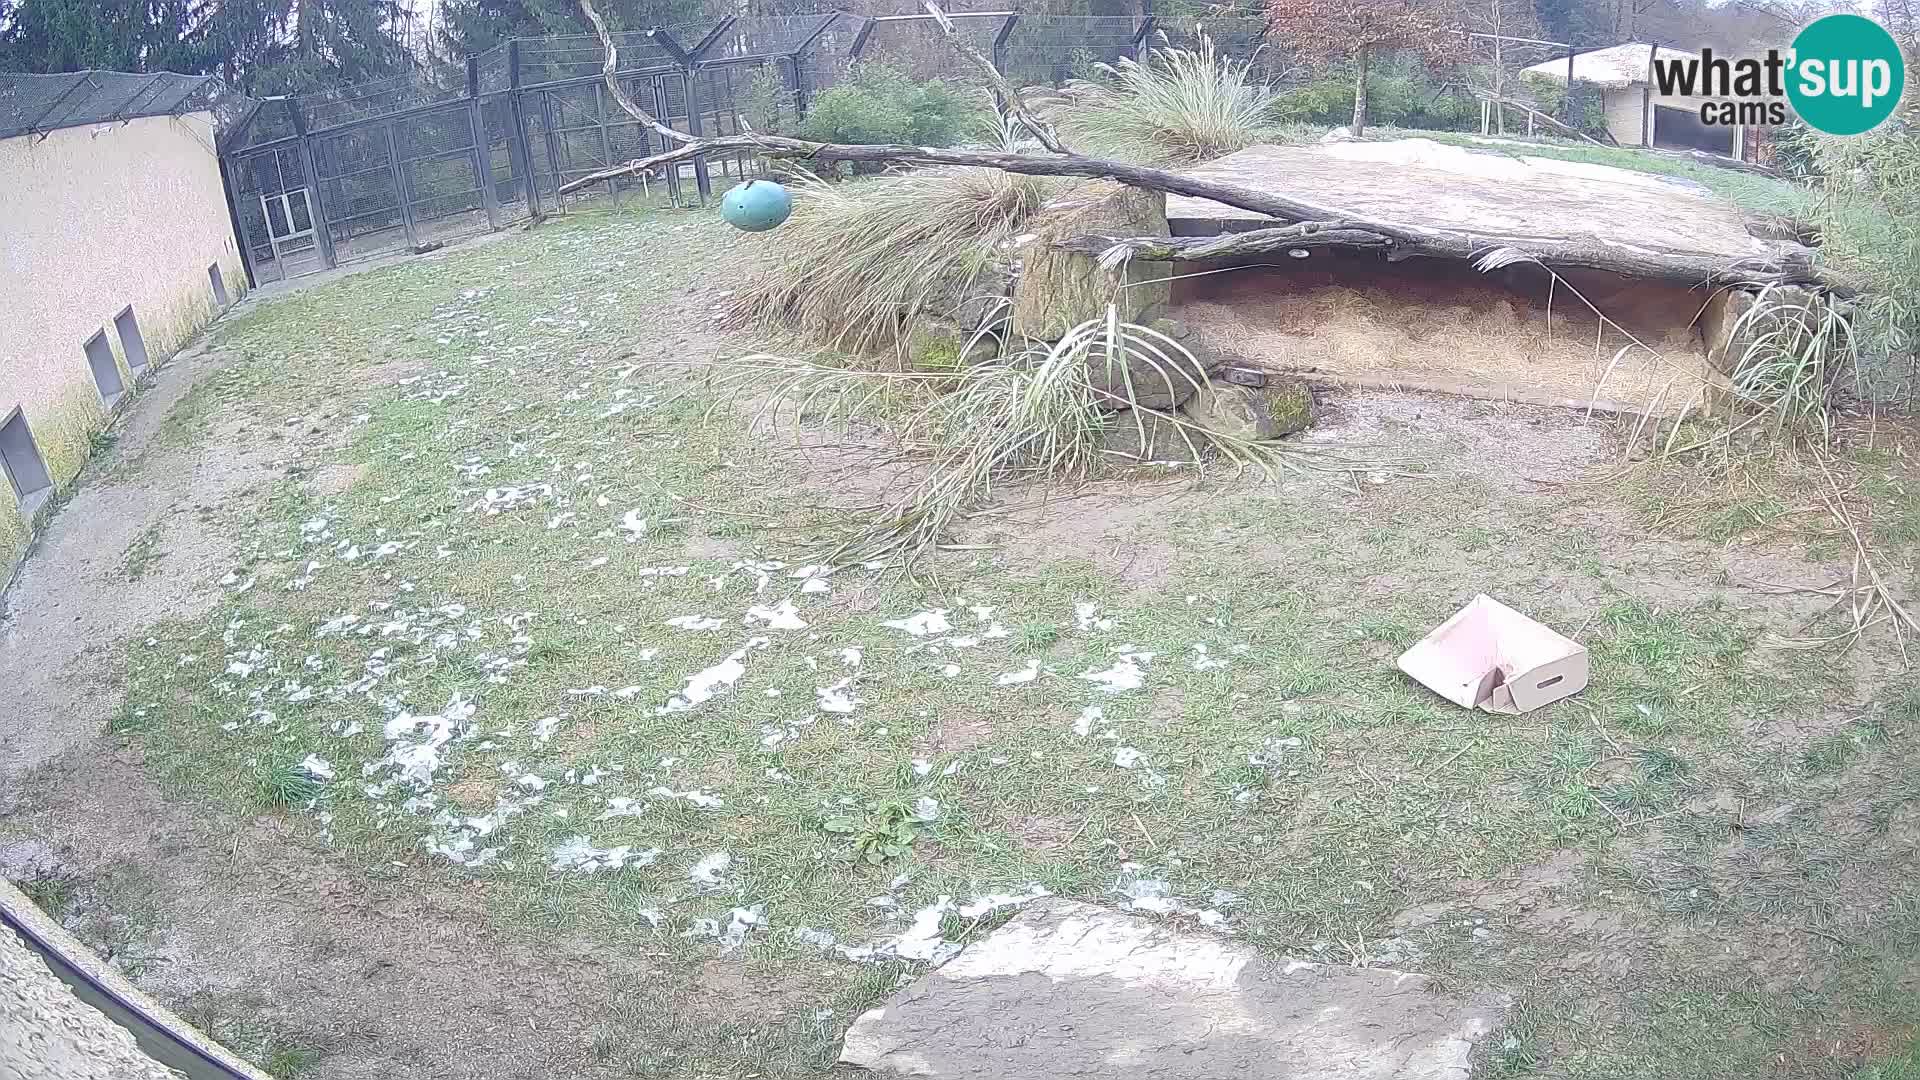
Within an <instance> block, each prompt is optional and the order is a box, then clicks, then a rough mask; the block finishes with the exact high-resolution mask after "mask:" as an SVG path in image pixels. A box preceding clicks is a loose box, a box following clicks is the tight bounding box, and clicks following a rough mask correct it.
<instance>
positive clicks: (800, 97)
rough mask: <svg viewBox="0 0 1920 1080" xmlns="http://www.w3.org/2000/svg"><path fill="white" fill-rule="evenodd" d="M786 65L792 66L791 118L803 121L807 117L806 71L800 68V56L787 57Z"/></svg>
mask: <svg viewBox="0 0 1920 1080" xmlns="http://www.w3.org/2000/svg"><path fill="white" fill-rule="evenodd" d="M787 63H789V64H791V65H792V66H793V118H794V119H795V120H804V119H806V117H807V69H806V68H803V67H801V66H800V54H799V53H794V54H792V55H791V56H789V57H787Z"/></svg>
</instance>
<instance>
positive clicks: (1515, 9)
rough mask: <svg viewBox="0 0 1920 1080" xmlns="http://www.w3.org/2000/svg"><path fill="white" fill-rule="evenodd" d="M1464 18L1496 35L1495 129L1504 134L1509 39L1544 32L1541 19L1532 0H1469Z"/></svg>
mask: <svg viewBox="0 0 1920 1080" xmlns="http://www.w3.org/2000/svg"><path fill="white" fill-rule="evenodd" d="M1460 19H1461V21H1462V22H1463V23H1465V24H1466V25H1467V26H1468V27H1470V28H1472V29H1473V30H1475V31H1478V32H1479V33H1482V34H1485V35H1487V36H1488V37H1490V38H1492V39H1493V98H1494V108H1493V116H1494V121H1493V122H1494V129H1495V130H1496V131H1497V132H1498V133H1499V134H1502V135H1505V134H1506V133H1507V117H1506V110H1505V107H1504V106H1502V105H1501V104H1500V101H1501V100H1502V99H1504V98H1505V97H1506V73H1507V43H1506V40H1505V39H1506V38H1509V37H1534V36H1536V35H1537V34H1538V33H1539V32H1540V24H1539V21H1538V20H1537V19H1536V18H1535V16H1534V11H1533V2H1532V0H1466V2H1465V3H1464V4H1462V5H1461V8H1460Z"/></svg>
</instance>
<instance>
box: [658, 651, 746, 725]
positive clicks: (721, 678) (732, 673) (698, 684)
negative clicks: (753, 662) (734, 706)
mask: <svg viewBox="0 0 1920 1080" xmlns="http://www.w3.org/2000/svg"><path fill="white" fill-rule="evenodd" d="M767 644H768V642H767V639H766V638H763V637H756V638H751V639H749V640H748V641H747V643H746V644H745V645H744V646H742V647H741V648H740V649H738V650H737V651H735V652H734V653H733V654H732V655H730V656H728V657H727V658H726V659H725V660H722V661H720V662H719V663H717V664H715V665H713V666H712V667H710V668H705V669H703V670H701V671H696V672H694V673H693V674H692V675H689V676H687V685H686V689H684V690H681V691H680V692H679V693H678V694H675V695H674V696H672V697H670V698H668V699H667V703H666V704H665V705H662V706H660V708H659V709H657V710H655V711H656V712H658V713H660V714H662V715H665V714H667V713H677V712H686V711H687V710H688V709H691V708H693V707H695V706H697V705H700V704H701V703H703V702H705V701H707V700H709V699H710V698H712V697H713V696H714V695H715V694H718V693H719V692H720V691H722V690H727V689H730V688H732V686H733V684H734V683H737V682H739V681H740V678H741V676H743V675H745V674H746V673H747V665H746V659H747V653H749V652H751V651H752V650H754V649H761V648H765V647H766V646H767Z"/></svg>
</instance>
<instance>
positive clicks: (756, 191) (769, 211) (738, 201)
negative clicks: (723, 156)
mask: <svg viewBox="0 0 1920 1080" xmlns="http://www.w3.org/2000/svg"><path fill="white" fill-rule="evenodd" d="M791 213H793V197H792V196H791V195H788V194H787V189H786V188H783V187H781V186H780V185H779V184H776V183H774V182H773V181H771V180H749V181H747V182H746V183H744V184H735V185H734V186H733V187H732V188H731V189H729V190H728V192H727V193H726V195H724V196H722V197H721V199H720V216H721V217H723V218H726V219H727V224H729V225H732V226H733V227H734V228H736V229H744V230H746V231H747V232H766V231H767V230H768V229H771V228H773V227H774V226H775V225H778V224H780V223H781V222H783V221H785V220H787V215H788V214H791Z"/></svg>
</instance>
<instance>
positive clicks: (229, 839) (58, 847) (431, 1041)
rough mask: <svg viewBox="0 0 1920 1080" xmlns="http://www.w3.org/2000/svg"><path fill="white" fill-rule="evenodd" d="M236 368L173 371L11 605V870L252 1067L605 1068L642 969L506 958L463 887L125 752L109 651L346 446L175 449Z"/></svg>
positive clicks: (235, 443) (210, 584) (600, 961)
mask: <svg viewBox="0 0 1920 1080" xmlns="http://www.w3.org/2000/svg"><path fill="white" fill-rule="evenodd" d="M230 360H231V356H230V355H228V354H224V353H222V352H220V351H219V350H218V349H212V348H208V347H206V346H205V345H204V344H202V345H200V346H197V347H194V348H191V349H189V350H187V351H185V352H183V353H182V354H181V355H179V356H177V357H175V358H174V359H173V361H172V362H171V363H169V364H168V365H167V366H166V367H164V368H162V369H161V371H160V374H159V376H158V379H157V381H156V382H155V384H154V385H153V387H152V388H150V389H148V390H147V391H146V392H145V394H144V396H143V397H142V399H141V400H140V402H139V404H138V406H137V407H136V408H134V409H133V410H132V411H131V412H130V414H129V416H128V419H127V420H126V422H125V424H124V426H123V427H122V428H121V430H120V431H119V438H118V439H117V440H116V442H115V444H114V447H113V450H112V451H111V453H110V454H109V455H107V456H106V458H105V459H104V460H102V461H100V462H98V463H96V464H95V465H94V466H93V468H92V471H91V472H90V474H89V475H88V476H87V477H86V479H85V480H84V481H83V483H82V485H81V487H80V488H79V490H78V491H77V493H76V494H75V495H74V496H73V498H72V501H71V502H70V503H68V504H67V505H66V506H65V507H63V508H62V509H61V510H60V512H59V513H58V514H57V515H56V517H55V518H54V521H53V524H52V525H51V527H50V528H48V529H47V530H46V532H45V534H44V535H43V536H42V537H41V538H40V540H39V542H38V543H37V544H36V545H35V548H34V550H33V552H32V554H31V556H30V557H29V559H28V560H27V563H26V565H25V568H24V570H23V572H22V574H21V575H20V577H19V579H18V580H17V581H16V583H15V585H14V587H13V588H12V589H11V590H10V591H9V592H8V593H7V595H6V612H5V621H4V624H0V629H3V630H4V638H0V686H6V687H8V688H9V690H8V694H7V696H8V698H9V703H8V708H7V710H6V712H5V716H4V721H3V722H0V834H3V835H5V836H7V837H10V838H12V839H11V841H10V842H0V854H4V853H6V852H11V853H12V859H11V861H12V862H13V863H14V865H13V867H12V868H13V869H14V870H16V871H19V870H23V869H25V870H29V871H31V872H32V876H39V877H44V878H47V879H71V880H74V881H78V882H82V883H84V884H82V885H80V886H79V893H80V895H79V896H77V897H76V898H75V906H76V908H78V909H79V910H80V912H81V913H82V914H81V918H82V920H83V926H84V928H85V929H89V930H92V931H93V933H91V934H86V935H83V936H86V937H91V938H92V941H93V943H94V944H95V945H96V946H97V947H100V948H101V951H102V952H104V953H107V954H108V955H109V956H110V957H111V958H113V959H115V960H117V961H118V962H120V963H121V964H122V966H123V967H124V968H127V969H128V970H129V971H130V972H132V973H135V977H136V978H137V979H138V980H139V981H140V982H141V984H142V985H143V987H144V988H145V989H147V990H149V992H152V993H154V994H156V995H157V996H159V997H160V998H161V999H162V1000H164V1001H166V1002H168V1003H169V1004H171V1005H172V1006H174V1007H175V1008H176V1009H177V1010H179V1011H181V1012H182V1013H183V1015H186V1016H188V1017H189V1018H190V1019H192V1018H194V1017H209V1018H212V1023H211V1024H209V1025H208V1026H210V1027H211V1033H212V1034H213V1035H214V1036H215V1037H216V1038H220V1039H222V1040H223V1041H229V1042H231V1043H237V1044H239V1048H240V1049H241V1050H242V1052H245V1051H247V1050H249V1049H255V1047H251V1046H248V1045H247V1044H248V1043H250V1042H253V1043H260V1044H264V1045H266V1046H267V1047H268V1050H269V1052H268V1054H267V1055H266V1056H268V1057H269V1058H270V1057H271V1056H272V1055H271V1049H272V1047H273V1046H274V1045H275V1044H284V1045H295V1046H300V1047H304V1048H312V1049H313V1050H314V1051H315V1052H317V1053H319V1054H324V1057H325V1062H326V1067H325V1070H324V1073H323V1075H325V1076H328V1077H341V1078H355V1080H390V1078H395V1077H487V1078H492V1077H528V1076H537V1075H582V1074H585V1073H587V1072H589V1071H591V1069H592V1067H593V1060H592V1059H593V1047H594V1044H595V1040H596V1039H601V1038H608V1039H614V1038H618V1037H619V1029H618V1026H617V1024H616V1023H614V1021H613V1020H612V1018H611V1017H609V1016H608V1014H607V1013H606V1011H605V1009H604V1006H605V1003H606V1002H608V1001H611V1000H615V999H618V998H621V997H623V996H626V995H632V994H639V993H644V992H645V990H646V987H647V986H648V985H649V983H650V981H651V978H650V977H651V976H652V975H653V974H654V973H653V972H652V970H651V969H650V968H649V966H648V964H647V961H646V958H645V957H644V956H643V955H639V954H638V953H636V952H629V951H626V950H620V949H613V950H609V949H607V948H605V947H604V945H602V944H600V943H595V942H588V941H574V940H567V939H565V938H564V937H561V938H546V939H542V940H540V941H538V942H537V943H527V942H519V941H513V940H508V939H506V938H504V937H503V936H502V935H500V934H498V933H496V932H493V931H491V930H490V929H489V928H488V927H487V926H486V925H485V923H484V920H483V919H482V918H481V917H480V913H479V912H478V910H477V909H476V902H475V900H474V899H473V898H472V897H469V896H464V895H462V893H461V892H460V891H459V890H445V889H437V888H433V887H432V886H431V884H430V883H422V882H395V881H382V880H380V879H378V878H377V877H376V878H372V879H369V878H368V877H367V876H366V875H364V874H354V873H350V872H348V871H347V870H345V869H344V868H342V867H340V866H338V865H336V864H335V863H334V862H333V861H332V860H331V859H330V858H328V856H327V855H326V854H325V853H323V852H321V851H318V850H315V849H314V848H312V847H311V846H309V845H308V844H307V843H306V842H304V838H301V837H298V836H296V835H294V834H293V832H292V830H291V829H290V828H289V826H288V823H287V822H286V821H284V820H283V819H280V818H277V817H270V816H260V817H255V818H251V819H247V818H240V817H234V816H230V815H225V814H219V813H212V814H209V813H208V812H207V811H206V808H205V807H203V806H197V805H195V804H192V803H183V802H181V801H179V800H177V799H169V798H167V797H165V796H164V795H163V794H162V792H161V791H160V789H159V788H158V786H157V785H156V783H155V782H154V780H153V778H151V777H150V776H148V775H147V774H146V773H145V772H143V771H142V769H141V765H142V764H143V754H142V753H141V751H140V750H139V749H138V748H135V747H130V746H128V745H127V744H126V743H125V742H124V741H123V740H122V739H120V738H119V737H117V736H114V735H112V734H109V733H108V731H107V726H108V721H109V719H110V718H111V717H112V716H113V714H114V713H115V711H116V710H117V709H118V708H119V706H120V699H121V696H122V690H121V688H120V687H119V686H118V685H117V684H118V681H119V680H118V677H117V672H118V669H119V664H118V662H117V661H116V659H115V658H114V656H113V652H114V649H115V643H116V642H121V641H125V640H128V639H129V638H134V639H137V638H138V636H139V633H140V631H141V630H142V629H143V628H144V627H146V626H147V625H149V624H151V623H153V622H155V621H156V620H159V619H161V618H181V617H190V616H192V615H195V614H203V613H205V612H207V611H210V610H212V608H213V606H214V604H215V603H216V602H217V600H218V599H219V597H220V595H221V593H222V586H221V585H220V584H219V581H220V579H221V578H222V577H223V576H224V575H225V574H226V573H227V572H228V570H229V569H230V568H231V567H232V566H234V565H235V562H236V559H237V557H238V555H239V554H240V553H239V552H238V551H236V549H235V548H236V545H235V543H234V542H233V537H235V536H236V535H237V533H238V529H237V528H236V526H235V522H234V521H233V520H232V517H233V515H243V514H245V513H247V510H246V497H247V496H248V495H250V494H257V493H258V492H259V491H260V490H261V489H262V488H263V487H264V486H265V485H267V484H269V483H270V482H272V481H273V480H275V479H277V478H280V477H283V476H285V475H287V474H289V473H297V472H299V471H300V470H302V469H315V470H316V471H321V470H324V468H325V467H324V466H322V465H319V464H318V463H319V462H323V461H325V460H326V458H327V457H328V455H329V451H330V450H332V449H334V447H333V446H332V445H331V440H330V439H329V438H328V437H327V436H326V434H325V432H326V431H327V430H328V429H327V428H325V427H322V426H321V425H320V423H318V421H320V419H321V418H319V417H313V418H308V417H290V418H287V421H286V424H285V431H284V432H272V431H264V432H263V431H261V430H260V428H259V427H258V426H257V425H250V424H247V423H245V422H235V421H233V420H231V419H228V418H221V419H216V420H215V421H214V427H213V438H212V440H211V441H210V442H209V443H208V444H206V445H202V446H193V447H180V446H174V445H169V444H168V443H167V441H166V440H165V439H164V438H162V437H161V423H162V421H163V420H164V419H165V418H166V417H167V416H168V414H169V413H170V412H171V411H172V410H173V409H174V408H175V407H176V406H178V405H179V403H180V401H181V398H182V397H183V396H184V395H185V394H186V392H187V391H188V390H189V389H190V388H191V387H192V386H194V385H195V384H196V383H197V382H200V381H202V380H204V379H206V378H208V377H209V376H210V375H212V374H213V373H216V372H218V371H219V370H220V369H221V366H222V365H223V363H226V362H228V361H230ZM309 420H312V421H315V422H309ZM136 461H137V462H139V466H140V467H139V469H138V470H137V473H135V474H134V475H132V476H130V477H127V478H125V479H122V478H121V473H122V471H123V469H124V468H125V467H126V466H127V465H128V464H129V463H132V462H136ZM155 528H158V529H162V530H164V536H165V541H164V555H162V556H161V557H160V565H159V566H158V567H157V568H156V569H154V570H153V571H151V572H148V573H143V574H140V575H138V576H137V577H129V576H128V574H127V572H126V568H125V566H124V563H123V554H124V552H125V551H126V550H127V548H128V547H129V545H130V544H131V543H132V542H133V540H134V538H135V537H136V536H138V535H139V534H140V533H142V532H144V531H146V530H149V529H155ZM22 859H30V860H32V864H31V865H30V866H25V867H23V866H21V865H19V864H20V861H21V860H22ZM0 861H7V860H0ZM96 913H97V914H98V916H99V917H98V919H97V920H95V919H94V918H93V915H94V914H96ZM103 924H105V925H103Z"/></svg>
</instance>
